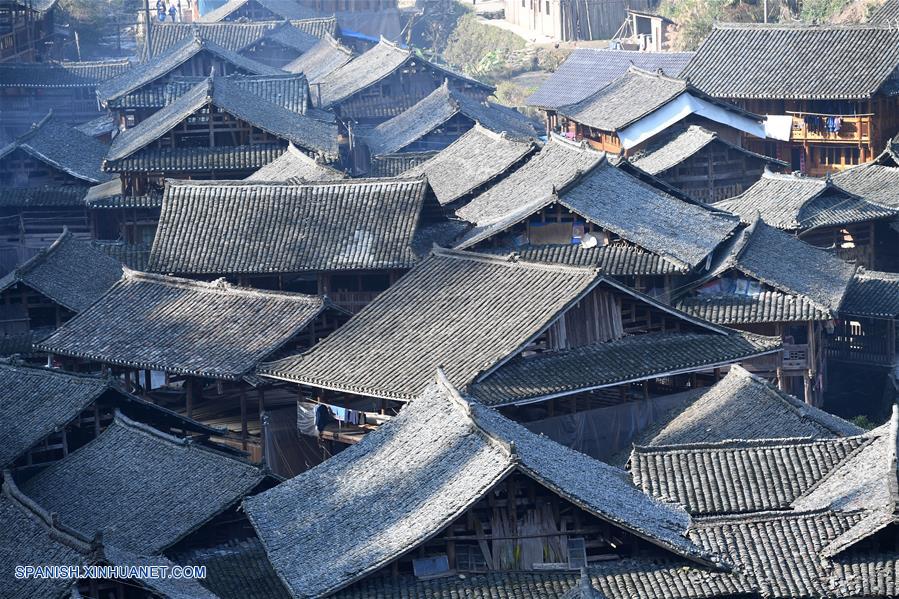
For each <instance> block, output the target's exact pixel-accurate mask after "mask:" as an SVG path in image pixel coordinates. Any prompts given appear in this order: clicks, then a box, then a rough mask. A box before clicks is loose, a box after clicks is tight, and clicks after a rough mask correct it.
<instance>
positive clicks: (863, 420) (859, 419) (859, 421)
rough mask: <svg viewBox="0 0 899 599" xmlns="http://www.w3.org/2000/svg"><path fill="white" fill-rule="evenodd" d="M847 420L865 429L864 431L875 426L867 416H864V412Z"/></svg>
mask: <svg viewBox="0 0 899 599" xmlns="http://www.w3.org/2000/svg"><path fill="white" fill-rule="evenodd" d="M849 422H851V423H852V424H854V425H855V426H857V427H859V428H863V429H865V430H866V431H869V430H871V429H873V428H875V427H876V426H877V425H876V424H874V423H873V422H871V419H870V418H868V417H867V416H865V415H864V414H862V415H860V416H856V417H855V418H853V419H852V420H850V421H849Z"/></svg>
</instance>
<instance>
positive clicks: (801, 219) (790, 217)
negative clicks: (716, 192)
mask: <svg viewBox="0 0 899 599" xmlns="http://www.w3.org/2000/svg"><path fill="white" fill-rule="evenodd" d="M715 206H716V207H718V208H721V209H722V210H728V211H730V212H734V213H736V214H739V215H740V216H741V217H742V218H743V219H744V220H746V221H748V220H751V219H752V218H753V217H754V216H755V215H756V214H760V215H761V217H762V218H763V219H764V220H765V222H766V223H767V224H768V225H770V226H772V227H777V228H778V229H784V230H787V231H797V230H798V231H805V230H808V229H813V228H817V227H827V226H837V225H845V224H850V223H855V222H866V221H870V220H877V219H884V218H891V217H893V216H896V214H897V212H896V211H895V210H891V209H889V208H885V207H881V206H879V205H877V204H872V203H871V202H869V201H867V200H865V199H863V198H860V197H858V196H856V195H854V194H852V193H850V192H848V191H846V190H844V189H842V188H840V187H839V186H838V185H837V184H834V183H832V182H831V180H830V179H829V178H828V179H813V178H807V177H799V176H796V175H780V174H774V173H771V172H767V171H766V172H765V173H764V174H763V175H762V178H761V179H759V180H758V181H757V182H756V183H754V184H753V185H752V186H751V187H749V188H748V189H747V190H746V191H744V192H743V193H742V194H740V195H738V196H736V197H733V198H730V199H727V200H722V201H720V202H716V203H715Z"/></svg>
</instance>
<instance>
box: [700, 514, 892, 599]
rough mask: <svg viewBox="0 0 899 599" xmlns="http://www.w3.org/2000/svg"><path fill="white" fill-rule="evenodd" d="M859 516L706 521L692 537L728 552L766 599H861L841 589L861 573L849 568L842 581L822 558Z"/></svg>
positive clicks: (768, 516)
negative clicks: (769, 598) (836, 598)
mask: <svg viewBox="0 0 899 599" xmlns="http://www.w3.org/2000/svg"><path fill="white" fill-rule="evenodd" d="M860 517H861V516H860V515H859V514H848V513H835V512H827V511H824V512H821V511H814V512H799V513H789V512H788V513H776V512H775V513H771V512H761V513H759V514H754V515H748V516H737V517H720V518H708V519H703V520H697V521H694V527H693V529H692V530H691V532H690V537H691V538H692V539H694V540H696V541H697V542H698V543H700V544H702V545H703V546H705V547H708V548H710V549H712V550H721V551H722V552H725V553H726V554H727V555H728V556H729V557H730V558H731V559H733V560H734V561H735V562H736V563H737V566H738V568H739V569H740V571H742V572H743V573H744V574H745V575H746V576H747V578H749V579H750V580H753V581H754V582H755V585H756V586H757V588H758V589H759V590H760V595H761V596H763V597H778V598H781V597H782V598H795V597H809V598H811V597H854V596H857V595H854V594H852V593H849V594H842V593H839V592H838V590H839V589H840V587H841V586H843V585H847V583H848V584H849V586H851V583H852V581H853V579H854V578H855V577H856V576H858V574H859V572H858V570H856V571H855V572H853V571H852V570H853V568H848V569H847V570H849V571H848V572H847V573H848V574H849V576H847V577H846V578H845V579H843V580H841V579H840V578H838V575H836V573H835V572H834V571H833V570H832V569H831V566H830V565H829V564H827V563H825V561H824V560H822V559H820V556H821V550H822V548H823V547H824V546H825V545H826V544H827V543H828V542H829V541H830V540H832V539H834V538H835V537H837V536H839V535H840V534H841V533H843V532H845V531H846V530H848V529H850V528H851V527H852V526H854V525H855V524H856V523H857V522H858V520H859V519H860ZM888 555H889V554H888ZM891 561H895V554H893V557H892V560H891ZM894 567H895V566H894ZM844 572H845V570H844ZM856 584H857V583H856ZM888 595H889V594H887V595H875V596H888Z"/></svg>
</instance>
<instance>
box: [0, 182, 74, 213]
mask: <svg viewBox="0 0 899 599" xmlns="http://www.w3.org/2000/svg"><path fill="white" fill-rule="evenodd" d="M84 194H85V188H84V187H81V186H80V185H41V186H40V187H12V188H9V187H7V188H0V206H2V207H4V208H27V207H48V206H72V207H76V208H80V207H82V206H84Z"/></svg>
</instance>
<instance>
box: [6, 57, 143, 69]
mask: <svg viewBox="0 0 899 599" xmlns="http://www.w3.org/2000/svg"><path fill="white" fill-rule="evenodd" d="M125 64H131V61H130V60H129V59H127V58H104V59H98V60H48V61H45V62H5V63H3V68H4V69H8V68H14V69H34V68H38V69H39V68H42V67H78V66H85V67H89V66H97V65H125Z"/></svg>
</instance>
